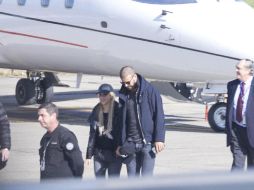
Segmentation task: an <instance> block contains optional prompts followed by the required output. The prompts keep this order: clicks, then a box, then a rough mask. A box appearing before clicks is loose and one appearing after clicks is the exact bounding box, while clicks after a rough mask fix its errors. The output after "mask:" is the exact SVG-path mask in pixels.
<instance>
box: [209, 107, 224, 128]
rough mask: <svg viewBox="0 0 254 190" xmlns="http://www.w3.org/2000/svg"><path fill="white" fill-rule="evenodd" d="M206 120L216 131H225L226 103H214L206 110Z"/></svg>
mask: <svg viewBox="0 0 254 190" xmlns="http://www.w3.org/2000/svg"><path fill="white" fill-rule="evenodd" d="M208 122H209V124H210V126H211V128H212V129H213V130H214V131H216V132H223V131H225V123H226V103H224V102H219V103H216V104H214V105H213V106H212V107H211V108H210V110H209V112H208Z"/></svg>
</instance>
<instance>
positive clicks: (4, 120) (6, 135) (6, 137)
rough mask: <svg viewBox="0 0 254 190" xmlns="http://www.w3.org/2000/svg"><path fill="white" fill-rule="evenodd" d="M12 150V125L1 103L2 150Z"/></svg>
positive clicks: (0, 135) (0, 138) (0, 128)
mask: <svg viewBox="0 0 254 190" xmlns="http://www.w3.org/2000/svg"><path fill="white" fill-rule="evenodd" d="M3 148H8V149H9V150H10V148H11V135H10V123H9V120H8V117H7V114H6V112H5V110H4V107H3V105H2V103H0V149H3Z"/></svg>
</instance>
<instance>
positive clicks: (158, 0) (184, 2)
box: [133, 0, 197, 4]
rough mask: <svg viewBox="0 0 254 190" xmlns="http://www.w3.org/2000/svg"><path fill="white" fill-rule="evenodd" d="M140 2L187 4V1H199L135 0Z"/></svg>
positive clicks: (193, 1) (190, 0) (192, 0)
mask: <svg viewBox="0 0 254 190" xmlns="http://www.w3.org/2000/svg"><path fill="white" fill-rule="evenodd" d="M133 1H137V2H140V3H148V4H187V3H197V1H196V0H133Z"/></svg>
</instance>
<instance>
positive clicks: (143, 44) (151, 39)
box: [0, 0, 254, 131]
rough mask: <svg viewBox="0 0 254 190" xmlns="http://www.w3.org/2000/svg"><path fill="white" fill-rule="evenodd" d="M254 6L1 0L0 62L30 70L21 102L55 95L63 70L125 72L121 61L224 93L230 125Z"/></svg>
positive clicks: (220, 109) (196, 0)
mask: <svg viewBox="0 0 254 190" xmlns="http://www.w3.org/2000/svg"><path fill="white" fill-rule="evenodd" d="M251 20H254V10H253V9H252V8H251V7H249V6H248V5H247V4H246V3H245V2H243V1H240V0H177V1H176V0H0V67H1V68H9V69H21V70H26V71H27V77H26V78H22V79H20V80H19V81H18V82H17V85H16V94H15V96H16V100H17V102H18V104H20V105H26V104H34V103H43V102H48V101H51V100H52V97H53V86H56V85H61V82H60V81H59V79H58V77H57V75H56V72H70V73H77V81H78V82H77V83H80V81H81V77H82V74H83V73H85V74H97V75H118V73H119V70H120V68H121V67H123V66H125V65H130V66H133V67H134V68H135V69H136V70H137V71H138V72H139V73H141V74H142V75H144V76H145V77H147V78H150V79H156V80H160V81H170V82H181V83H191V84H192V85H193V86H194V87H202V88H203V92H204V93H213V94H216V96H217V101H216V103H215V104H214V105H213V106H212V107H211V109H210V110H209V123H210V125H211V127H212V128H213V129H214V130H215V131H223V130H224V128H225V105H226V104H225V102H226V100H225V96H224V94H225V93H226V88H225V84H226V82H227V81H229V80H232V79H233V78H234V77H235V65H236V63H237V62H238V61H239V60H240V59H242V58H248V59H252V60H254V51H253V50H254V37H253V34H254V26H253V24H251V23H252V21H251Z"/></svg>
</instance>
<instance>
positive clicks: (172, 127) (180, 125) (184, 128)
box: [165, 115, 214, 133]
mask: <svg viewBox="0 0 254 190" xmlns="http://www.w3.org/2000/svg"><path fill="white" fill-rule="evenodd" d="M197 119H198V120H200V118H194V117H188V116H176V115H165V124H166V130H167V131H179V132H195V133H214V131H213V130H212V129H211V128H210V127H207V126H199V125H192V124H186V123H184V122H194V121H197Z"/></svg>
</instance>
